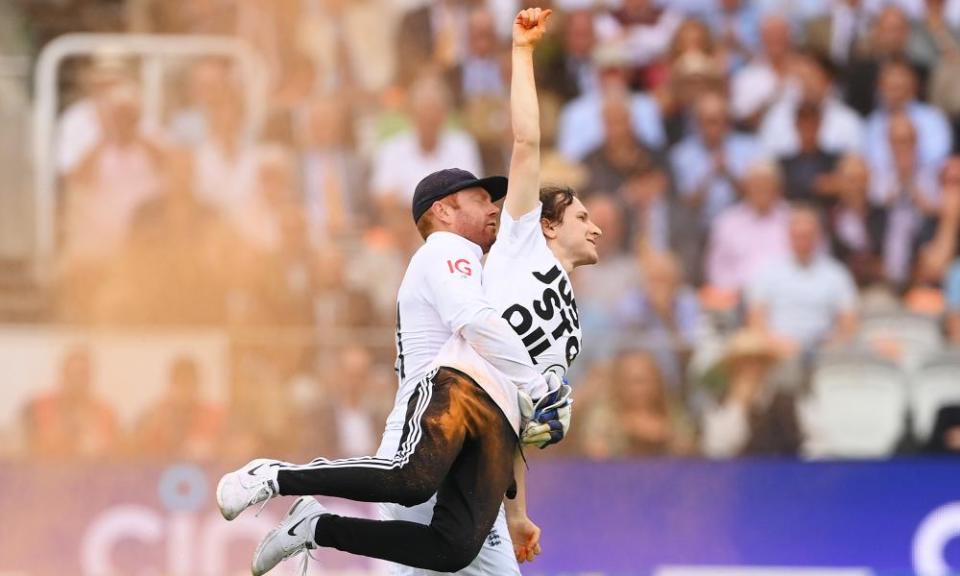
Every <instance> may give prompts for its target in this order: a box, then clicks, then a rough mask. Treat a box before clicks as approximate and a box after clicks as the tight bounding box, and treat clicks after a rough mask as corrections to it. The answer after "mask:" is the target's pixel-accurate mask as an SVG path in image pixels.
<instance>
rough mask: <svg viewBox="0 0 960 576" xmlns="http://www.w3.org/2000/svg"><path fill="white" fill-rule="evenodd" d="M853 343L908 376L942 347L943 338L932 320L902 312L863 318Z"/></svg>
mask: <svg viewBox="0 0 960 576" xmlns="http://www.w3.org/2000/svg"><path fill="white" fill-rule="evenodd" d="M857 340H858V342H859V344H861V345H863V346H866V347H868V348H871V349H874V350H876V351H877V352H879V353H880V354H882V355H883V356H885V357H889V358H890V359H892V360H894V361H896V362H897V364H899V365H900V367H902V368H903V369H904V370H906V371H908V372H913V371H914V370H916V369H917V368H918V367H919V366H920V364H922V363H923V361H924V360H925V359H926V358H927V357H929V356H930V355H932V354H936V353H937V352H939V351H940V349H941V348H942V347H943V334H942V333H941V331H940V326H939V324H938V323H937V320H936V319H935V318H931V317H930V316H926V315H922V314H914V313H911V312H903V311H896V312H886V313H877V314H869V315H866V316H864V318H863V320H862V321H861V325H860V331H859V333H858V335H857Z"/></svg>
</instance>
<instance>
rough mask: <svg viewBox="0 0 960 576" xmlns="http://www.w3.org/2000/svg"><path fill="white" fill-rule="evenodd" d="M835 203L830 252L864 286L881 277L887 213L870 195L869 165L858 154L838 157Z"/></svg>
mask: <svg viewBox="0 0 960 576" xmlns="http://www.w3.org/2000/svg"><path fill="white" fill-rule="evenodd" d="M834 179H835V181H836V185H837V188H838V190H837V191H838V195H837V204H836V205H835V206H833V207H832V208H831V209H830V210H829V212H828V216H827V221H828V234H829V237H830V246H831V250H830V251H831V252H832V253H833V256H834V258H836V259H837V260H838V261H840V262H841V263H842V264H843V265H844V266H845V267H846V268H847V269H848V270H850V273H851V274H852V275H853V278H854V281H855V282H856V284H857V286H859V287H861V288H866V287H868V286H871V285H872V284H875V283H878V282H882V281H883V277H884V274H883V246H884V237H885V236H886V227H887V214H886V210H884V209H883V208H882V207H879V206H875V205H872V204H871V203H870V198H869V190H870V168H869V166H867V162H866V161H865V160H864V159H863V158H862V157H860V156H856V155H854V154H850V155H847V156H844V157H843V159H841V160H840V162H839V165H838V166H837V170H836V172H835V175H834Z"/></svg>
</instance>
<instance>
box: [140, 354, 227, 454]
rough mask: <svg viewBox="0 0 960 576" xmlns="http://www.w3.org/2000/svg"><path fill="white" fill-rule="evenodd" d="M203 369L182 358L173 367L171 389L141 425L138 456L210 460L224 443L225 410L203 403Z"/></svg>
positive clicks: (169, 388) (174, 362)
mask: <svg viewBox="0 0 960 576" xmlns="http://www.w3.org/2000/svg"><path fill="white" fill-rule="evenodd" d="M202 387H203V385H202V383H201V380H200V367H199V366H198V365H197V363H196V361H195V360H194V359H193V358H190V357H188V356H180V357H178V358H176V359H174V360H173V361H172V362H171V364H170V370H169V378H168V380H167V389H166V390H165V392H164V394H163V396H162V397H161V398H160V399H159V400H158V401H157V403H156V404H154V405H152V406H150V407H149V408H148V409H147V411H146V412H145V413H144V414H143V416H142V417H141V418H140V421H139V422H138V423H137V432H136V443H135V444H134V446H132V449H133V450H134V451H135V453H136V454H137V455H144V456H148V457H152V458H163V459H188V460H210V459H212V458H213V457H214V456H216V455H217V451H218V448H219V445H220V442H221V440H222V439H223V423H224V417H223V410H222V409H221V408H220V407H218V406H214V405H212V404H209V403H207V402H205V401H204V400H203V390H202Z"/></svg>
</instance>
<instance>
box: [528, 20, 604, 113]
mask: <svg viewBox="0 0 960 576" xmlns="http://www.w3.org/2000/svg"><path fill="white" fill-rule="evenodd" d="M555 18H556V16H555ZM551 24H553V22H551ZM559 30H560V34H561V35H562V37H563V39H562V43H561V44H560V46H559V47H558V48H557V49H556V50H554V51H546V50H540V49H538V50H537V51H536V52H535V53H534V64H535V65H536V75H537V83H538V84H539V86H540V89H541V91H542V92H544V93H550V94H555V95H556V96H558V97H559V98H560V101H561V102H562V103H566V102H569V101H570V100H573V99H574V98H578V97H579V96H581V95H583V94H586V93H588V92H594V91H596V90H598V89H599V87H598V86H597V80H598V78H597V75H598V72H597V69H596V66H595V65H594V58H593V54H594V50H595V49H596V45H597V42H596V34H594V27H593V11H592V10H573V11H571V12H569V13H567V14H566V17H565V18H563V19H562V20H561V22H560V28H559ZM548 33H549V32H548ZM547 40H548V39H547V38H544V40H543V41H547Z"/></svg>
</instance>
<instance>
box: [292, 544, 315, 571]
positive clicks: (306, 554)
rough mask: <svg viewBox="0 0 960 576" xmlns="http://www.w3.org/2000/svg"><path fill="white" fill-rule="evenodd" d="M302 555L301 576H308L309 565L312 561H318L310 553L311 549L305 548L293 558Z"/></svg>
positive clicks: (295, 553) (294, 554)
mask: <svg viewBox="0 0 960 576" xmlns="http://www.w3.org/2000/svg"><path fill="white" fill-rule="evenodd" d="M297 554H300V555H301V556H300V576H307V565H308V564H309V563H310V561H311V560H314V561H315V560H316V558H314V556H313V554H312V553H311V552H310V549H309V548H307V547H306V546H304V547H303V548H301V549H300V550H298V551H296V552H294V553H293V554H292V555H291V556H296V555H297Z"/></svg>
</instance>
